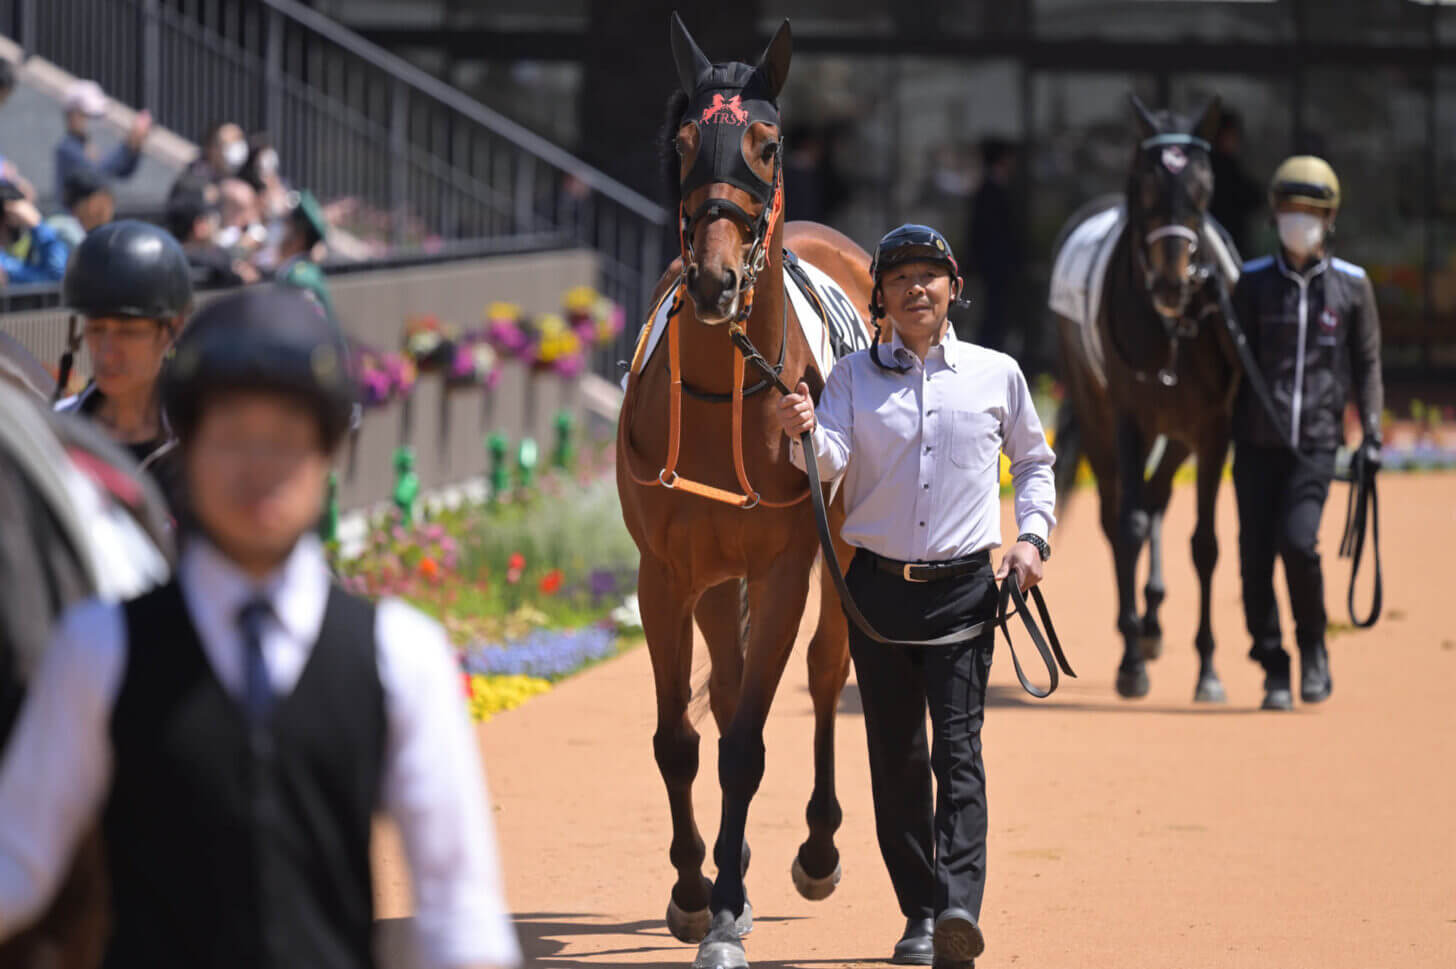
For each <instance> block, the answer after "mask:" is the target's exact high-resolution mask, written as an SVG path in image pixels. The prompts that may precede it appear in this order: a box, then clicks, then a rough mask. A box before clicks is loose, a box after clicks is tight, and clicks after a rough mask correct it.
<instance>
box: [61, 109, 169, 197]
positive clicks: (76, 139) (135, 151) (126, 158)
mask: <svg viewBox="0 0 1456 969" xmlns="http://www.w3.org/2000/svg"><path fill="white" fill-rule="evenodd" d="M65 112H66V136H65V137H64V138H62V139H61V143H60V144H59V145H57V146H56V194H57V195H60V194H62V192H63V191H64V190H65V185H66V179H67V177H69V176H70V175H71V173H72V172H75V171H77V170H79V169H90V170H91V171H94V172H96V173H98V174H101V175H104V176H109V177H111V178H116V179H122V178H130V177H131V176H132V173H134V172H135V171H136V168H137V164H138V163H139V162H140V161H141V157H142V156H141V149H142V142H143V141H145V140H146V137H147V133H148V132H150V131H151V130H152V115H151V112H149V111H138V112H137V114H136V117H135V119H133V121H132V123H131V128H130V130H128V131H127V133H126V140H124V141H123V142H122V143H121V144H119V145H117V146H116V148H115V149H114V150H113V151H112V152H111V153H110V154H108V155H107V156H106V157H105V158H99V157H97V152H96V149H95V147H94V146H92V145H91V144H89V141H90V138H89V135H88V134H87V127H88V126H89V124H90V122H91V119H92V118H99V117H101V116H102V115H103V114H105V113H106V95H105V94H104V93H103V92H102V90H101V85H99V84H97V83H96V82H95V81H76V82H75V83H74V84H72V85H71V86H70V88H69V89H68V90H67V91H66V100H65Z"/></svg>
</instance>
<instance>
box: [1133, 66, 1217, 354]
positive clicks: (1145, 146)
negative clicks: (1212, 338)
mask: <svg viewBox="0 0 1456 969" xmlns="http://www.w3.org/2000/svg"><path fill="white" fill-rule="evenodd" d="M1131 100H1132V106H1133V109H1134V111H1135V112H1136V113H1137V120H1138V127H1139V141H1138V149H1137V152H1136V154H1135V156H1134V160H1133V166H1132V174H1131V177H1130V179H1129V184H1128V191H1127V204H1128V222H1129V225H1130V226H1131V228H1132V230H1133V232H1134V237H1133V243H1132V245H1133V259H1134V261H1135V263H1136V265H1137V269H1138V270H1139V271H1140V272H1141V274H1142V282H1143V287H1144V289H1145V290H1146V292H1147V294H1148V298H1149V301H1150V302H1151V303H1152V306H1153V309H1154V310H1156V311H1157V313H1158V315H1159V316H1160V317H1162V319H1163V321H1164V325H1165V326H1166V327H1168V328H1169V329H1170V330H1171V329H1172V328H1173V327H1174V326H1175V325H1178V324H1179V321H1180V320H1182V319H1183V318H1184V316H1185V315H1186V312H1187V309H1188V304H1189V301H1190V299H1191V298H1192V296H1193V294H1194V293H1195V292H1197V291H1198V290H1199V289H1200V288H1202V286H1203V284H1204V283H1205V282H1207V281H1208V278H1209V276H1210V275H1211V274H1212V269H1213V267H1212V263H1211V261H1210V259H1209V258H1208V256H1207V254H1206V253H1204V252H1202V251H1201V250H1202V248H1203V247H1202V246H1201V243H1202V241H1203V237H1204V234H1205V232H1206V231H1207V228H1206V226H1205V218H1206V212H1207V209H1208V202H1209V200H1210V199H1211V198H1212V195H1213V168H1212V165H1211V163H1210V159H1209V155H1210V153H1211V151H1212V147H1211V145H1210V139H1211V138H1212V137H1213V132H1214V131H1215V130H1216V129H1217V127H1218V122H1219V117H1220V111H1219V101H1218V98H1217V97H1214V98H1213V99H1211V100H1210V101H1209V102H1208V105H1207V106H1206V107H1205V108H1204V110H1203V114H1202V115H1201V116H1200V118H1199V120H1198V122H1197V123H1196V124H1195V125H1193V127H1192V129H1191V130H1186V128H1185V125H1184V124H1182V123H1180V122H1179V120H1178V119H1176V118H1175V117H1174V116H1173V115H1171V114H1170V113H1168V112H1159V113H1157V114H1154V113H1153V112H1151V111H1149V110H1148V109H1147V107H1145V106H1144V105H1143V103H1142V102H1141V101H1140V100H1138V98H1137V97H1136V96H1135V95H1134V96H1133V97H1132V99H1131Z"/></svg>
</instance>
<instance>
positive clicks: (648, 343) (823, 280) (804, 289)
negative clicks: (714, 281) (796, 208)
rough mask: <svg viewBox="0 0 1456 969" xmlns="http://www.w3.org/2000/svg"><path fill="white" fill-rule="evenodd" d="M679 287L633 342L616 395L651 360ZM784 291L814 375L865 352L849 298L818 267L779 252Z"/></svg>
mask: <svg viewBox="0 0 1456 969" xmlns="http://www.w3.org/2000/svg"><path fill="white" fill-rule="evenodd" d="M680 286H682V281H681V280H679V281H678V282H676V283H674V284H673V285H672V286H671V287H669V288H668V290H667V292H666V293H664V294H663V296H662V299H660V300H659V301H658V303H657V308H656V309H655V310H654V311H653V313H652V318H651V319H649V320H648V321H647V325H646V326H644V327H643V328H642V332H641V333H640V334H638V336H637V352H636V353H635V354H634V355H633V357H632V367H631V370H630V371H629V372H628V373H626V374H623V375H622V389H623V390H626V389H627V380H628V379H629V378H630V377H631V375H632V374H634V373H641V372H642V368H643V367H644V366H646V365H647V361H648V360H649V359H650V358H651V357H652V354H653V351H655V350H656V349H657V345H658V344H659V343H661V342H662V334H663V333H665V332H666V331H667V314H668V310H669V309H671V308H672V301H673V297H674V296H675V295H676V294H677V291H678V288H679V287H680ZM784 291H785V292H786V293H787V294H788V296H789V302H790V303H791V304H792V305H793V307H794V315H795V316H797V317H798V318H799V327H800V328H801V329H802V330H803V331H804V338H805V339H806V340H807V341H808V342H809V348H810V349H811V350H812V351H813V352H814V362H815V363H816V364H817V365H818V367H819V372H820V373H822V374H824V375H825V376H828V374H829V370H830V368H832V367H833V366H834V362H835V361H836V360H840V359H842V358H844V357H846V356H848V355H849V354H851V353H854V352H855V351H856V350H863V349H866V348H867V347H869V345H870V342H869V336H868V335H867V334H866V333H865V330H864V324H863V322H862V321H861V320H860V315H859V313H858V312H857V311H856V310H855V308H854V301H853V300H851V299H850V298H849V294H848V293H846V292H845V291H844V289H843V287H841V286H840V285H839V284H838V283H836V282H835V281H834V280H833V279H831V278H830V277H829V274H828V273H826V272H824V271H823V270H822V269H820V268H819V267H817V266H815V265H813V264H812V263H809V262H805V261H804V260H802V259H800V258H798V257H797V256H795V255H794V254H793V253H792V252H790V251H789V250H788V249H785V250H784Z"/></svg>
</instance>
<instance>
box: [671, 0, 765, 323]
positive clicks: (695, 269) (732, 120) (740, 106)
mask: <svg viewBox="0 0 1456 969" xmlns="http://www.w3.org/2000/svg"><path fill="white" fill-rule="evenodd" d="M791 49H792V39H791V37H790V34H789V22H788V21H787V20H785V21H784V22H783V24H782V25H781V26H780V27H779V29H778V32H777V33H776V34H775V35H774V38H773V40H772V41H770V42H769V45H768V48H767V49H766V50H765V51H764V53H763V56H762V57H760V58H759V61H758V63H757V64H756V65H754V66H750V65H748V64H743V63H740V62H737V61H733V62H729V63H726V64H713V63H712V62H711V61H709V60H708V58H707V56H706V55H704V54H703V52H702V50H701V49H699V47H698V45H697V43H696V42H695V41H694V40H693V38H692V35H691V34H689V33H688V30H687V28H686V27H685V26H683V22H682V20H681V19H680V18H679V17H678V15H677V14H676V13H674V14H673V15H672V53H673V59H674V61H676V63H677V70H678V78H679V80H680V81H681V83H682V89H683V93H684V94H686V95H687V96H688V100H687V107H686V108H685V109H684V111H683V114H682V116H681V117H680V118H679V119H678V131H679V135H678V138H677V149H678V152H679V154H682V155H683V162H684V167H685V169H686V171H685V172H684V173H683V174H682V177H681V190H682V204H681V205H680V207H679V210H678V226H679V233H680V237H681V245H682V265H683V275H684V278H685V281H686V283H687V291H688V293H689V295H691V296H692V298H693V301H694V303H695V304H696V305H697V307H698V314H697V315H698V318H699V320H700V321H702V322H705V323H728V322H742V321H743V320H745V319H747V318H748V314H749V312H750V311H751V309H752V305H753V303H752V294H753V287H754V284H755V283H756V282H757V280H758V274H759V273H760V272H762V271H763V267H764V264H765V263H766V262H767V259H768V247H769V242H770V239H771V237H772V235H773V230H774V227H775V223H776V222H777V220H778V218H779V216H780V215H781V214H782V209H783V180H782V164H783V162H782V155H783V151H782V144H781V139H780V137H779V108H778V96H779V92H780V91H781V90H782V89H783V85H784V81H785V79H786V78H787V77H788V70H789V55H790V52H791ZM758 125H763V126H767V127H755V126H758ZM689 128H690V129H691V136H690V137H689V138H688V139H684V137H683V135H682V133H683V132H685V131H687V130H689ZM685 141H686V142H687V144H685ZM688 151H690V152H691V155H690V156H689V155H688V154H686V152H688ZM765 175H767V177H765ZM719 185H722V186H727V191H726V192H719V193H714V192H712V191H711V190H712V188H713V187H714V186H719ZM705 191H706V193H707V194H706V195H705V194H704V192H705ZM738 193H741V194H739V195H738V198H739V199H741V200H742V201H741V202H740V201H738V200H735V198H734V197H733V196H734V195H735V194H738ZM744 196H746V198H743V197H744ZM695 198H696V199H698V201H697V204H696V207H695V208H693V209H692V210H691V211H690V210H689V207H688V206H689V204H690V200H692V199H695ZM749 207H754V208H756V209H757V211H756V212H755V211H750V208H749ZM720 219H727V220H728V221H730V222H732V223H734V224H735V225H736V226H738V227H739V228H740V229H741V230H742V232H743V234H744V236H746V243H745V244H743V245H742V246H740V247H739V254H738V255H737V256H736V257H735V258H732V259H729V258H728V257H727V256H726V255H725V254H724V253H723V252H721V251H718V250H719V249H720V248H722V247H721V246H718V245H715V244H714V243H713V242H712V241H709V242H707V243H706V245H705V250H706V251H705V252H704V253H703V254H702V256H701V257H700V255H699V253H698V251H697V249H696V245H697V242H695V236H696V235H697V234H698V233H699V231H700V230H702V229H704V228H705V227H707V226H708V225H709V224H711V223H713V222H715V221H717V220H720ZM720 238H721V237H720Z"/></svg>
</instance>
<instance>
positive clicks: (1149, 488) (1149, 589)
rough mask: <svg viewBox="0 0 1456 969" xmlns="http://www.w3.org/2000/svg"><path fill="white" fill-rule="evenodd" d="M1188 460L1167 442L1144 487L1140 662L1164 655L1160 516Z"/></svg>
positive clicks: (1183, 450) (1180, 446)
mask: <svg viewBox="0 0 1456 969" xmlns="http://www.w3.org/2000/svg"><path fill="white" fill-rule="evenodd" d="M1187 458H1188V446H1187V445H1186V444H1182V443H1179V442H1178V441H1174V440H1172V439H1169V440H1168V443H1167V446H1166V447H1165V448H1164V450H1163V454H1162V457H1161V458H1159V459H1158V466H1157V467H1156V468H1155V469H1154V470H1153V476H1152V477H1151V478H1149V479H1148V480H1147V481H1146V482H1145V483H1144V484H1143V509H1144V510H1145V511H1146V512H1147V513H1148V581H1147V584H1146V585H1144V586H1143V601H1144V602H1145V603H1146V611H1145V612H1144V613H1143V618H1142V630H1141V634H1140V635H1141V640H1140V643H1139V646H1140V648H1141V649H1142V654H1143V659H1157V658H1158V657H1159V656H1161V655H1162V653H1163V626H1162V624H1161V623H1159V622H1158V607H1159V606H1161V605H1162V604H1163V599H1164V597H1165V596H1166V594H1167V586H1166V585H1165V584H1164V582H1163V515H1164V513H1165V512H1167V510H1168V501H1169V499H1170V498H1172V496H1173V475H1175V474H1176V473H1177V472H1178V468H1179V467H1181V466H1182V464H1183V462H1184V461H1185V460H1187Z"/></svg>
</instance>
